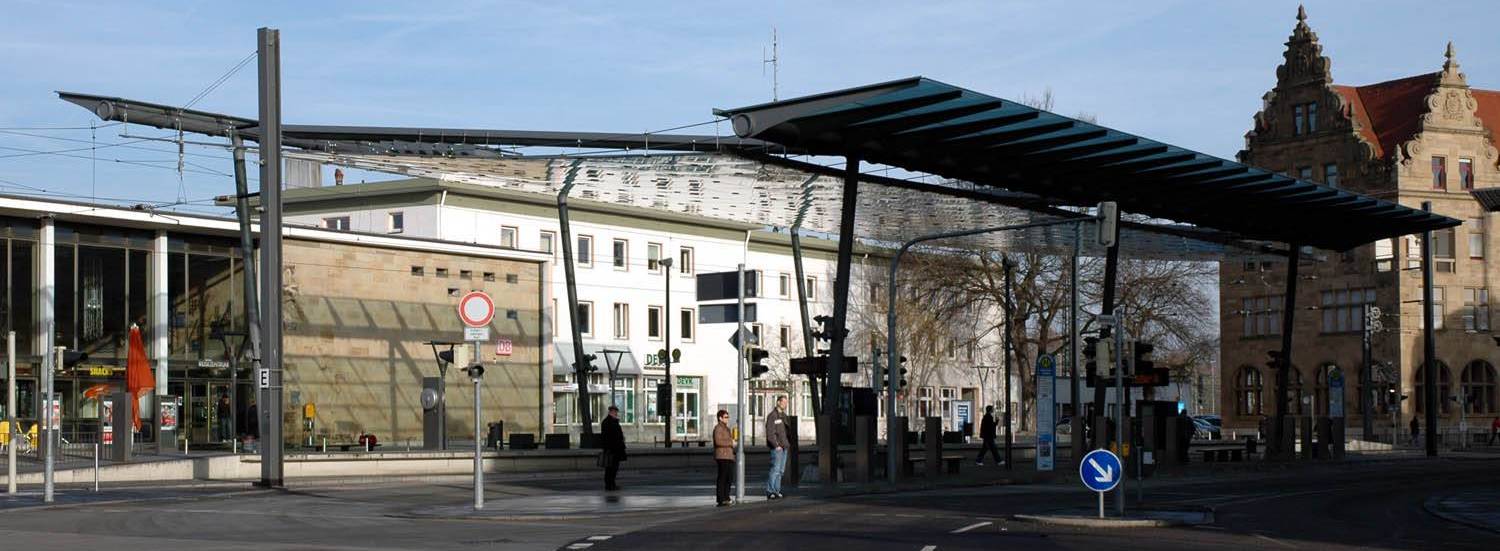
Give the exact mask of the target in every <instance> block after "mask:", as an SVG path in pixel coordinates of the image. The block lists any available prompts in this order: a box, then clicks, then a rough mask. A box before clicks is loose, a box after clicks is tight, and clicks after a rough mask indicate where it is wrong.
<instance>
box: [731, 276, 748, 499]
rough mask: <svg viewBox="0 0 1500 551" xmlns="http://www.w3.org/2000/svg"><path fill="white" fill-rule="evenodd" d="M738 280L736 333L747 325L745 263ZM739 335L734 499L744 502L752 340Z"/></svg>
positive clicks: (744, 335) (745, 335) (736, 381)
mask: <svg viewBox="0 0 1500 551" xmlns="http://www.w3.org/2000/svg"><path fill="white" fill-rule="evenodd" d="M738 280H739V285H738V286H736V287H735V289H736V292H735V294H736V295H738V296H739V303H738V306H737V307H738V308H739V313H738V314H736V315H735V320H734V322H735V328H734V330H735V331H736V333H738V332H739V331H740V330H741V328H743V327H745V265H744V264H740V265H739V278H738ZM738 336H739V339H738V342H739V343H740V346H739V348H740V349H739V350H738V351H737V352H739V353H738V354H736V355H737V356H739V358H738V359H737V360H736V361H737V365H736V369H735V373H737V374H738V376H737V377H735V383H736V384H737V385H738V386H737V388H736V390H735V394H734V395H735V398H736V399H737V400H738V401H739V407H737V408H735V417H737V418H738V419H736V420H735V424H736V426H738V427H739V430H738V431H736V432H738V433H739V434H737V435H735V436H736V438H735V445H734V500H735V502H744V501H745V409H747V408H746V407H745V406H746V404H745V352H746V351H747V350H749V349H750V342H749V341H750V336H749V335H748V334H740V335H738Z"/></svg>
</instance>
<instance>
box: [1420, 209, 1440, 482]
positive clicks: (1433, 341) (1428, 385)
mask: <svg viewBox="0 0 1500 551" xmlns="http://www.w3.org/2000/svg"><path fill="white" fill-rule="evenodd" d="M1422 210H1423V211H1426V212H1432V201H1422ZM1434 321H1435V320H1434V319H1433V308H1432V231H1431V230H1428V231H1424V232H1422V385H1423V386H1422V394H1423V396H1422V400H1423V403H1422V405H1423V406H1425V407H1423V408H1422V409H1425V410H1427V411H1425V412H1423V413H1424V414H1425V415H1427V426H1426V427H1425V428H1426V430H1427V456H1428V457H1437V427H1438V424H1437V417H1438V400H1440V399H1442V398H1441V397H1440V396H1438V388H1437V385H1438V372H1437V369H1435V367H1436V364H1437V361H1436V360H1437V337H1436V335H1434V331H1435V330H1436V327H1435V326H1434Z"/></svg>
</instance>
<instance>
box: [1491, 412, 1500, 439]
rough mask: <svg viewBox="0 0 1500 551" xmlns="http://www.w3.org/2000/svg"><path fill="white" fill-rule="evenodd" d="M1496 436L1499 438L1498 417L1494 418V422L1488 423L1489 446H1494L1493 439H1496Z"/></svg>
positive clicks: (1499, 425) (1499, 422)
mask: <svg viewBox="0 0 1500 551" xmlns="http://www.w3.org/2000/svg"><path fill="white" fill-rule="evenodd" d="M1497 436H1500V417H1496V418H1495V420H1494V421H1490V444H1489V445H1491V446H1493V445H1495V437H1497Z"/></svg>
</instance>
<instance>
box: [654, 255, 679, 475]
mask: <svg viewBox="0 0 1500 551" xmlns="http://www.w3.org/2000/svg"><path fill="white" fill-rule="evenodd" d="M656 263H657V264H658V265H660V266H661V275H662V279H663V281H665V282H666V306H664V307H662V313H661V317H662V325H663V326H664V328H663V330H662V333H661V338H662V342H663V343H664V347H663V348H662V350H663V351H665V352H666V353H665V354H661V357H660V358H659V359H660V360H661V364H662V366H663V367H664V368H666V372H667V376H666V379H667V382H665V383H662V384H659V385H656V414H657V415H659V416H661V417H662V431H663V434H662V442H663V443H665V444H666V446H667V447H668V448H671V447H672V397H673V394H675V393H676V392H675V389H674V387H675V385H674V383H673V380H672V259H671V258H670V257H668V258H663V259H661V260H657V261H656ZM663 394H665V396H666V397H665V398H663V397H662V396H663ZM663 404H665V405H666V406H667V407H666V411H662V407H661V406H662V405H663Z"/></svg>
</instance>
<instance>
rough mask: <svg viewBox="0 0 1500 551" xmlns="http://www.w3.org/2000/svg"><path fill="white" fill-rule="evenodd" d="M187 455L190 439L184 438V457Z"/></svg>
mask: <svg viewBox="0 0 1500 551" xmlns="http://www.w3.org/2000/svg"><path fill="white" fill-rule="evenodd" d="M187 454H188V439H187V438H183V439H182V455H187Z"/></svg>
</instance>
